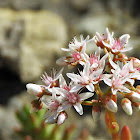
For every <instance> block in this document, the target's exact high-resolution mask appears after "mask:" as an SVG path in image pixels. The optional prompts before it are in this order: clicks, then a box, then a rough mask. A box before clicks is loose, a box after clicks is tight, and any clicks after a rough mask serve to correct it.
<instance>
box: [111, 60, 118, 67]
mask: <svg viewBox="0 0 140 140" xmlns="http://www.w3.org/2000/svg"><path fill="white" fill-rule="evenodd" d="M109 63H110V65H111V66H112V67H113V68H114V69H117V68H118V65H117V64H115V63H114V62H113V61H112V60H111V59H109Z"/></svg>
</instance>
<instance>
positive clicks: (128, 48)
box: [120, 47, 133, 52]
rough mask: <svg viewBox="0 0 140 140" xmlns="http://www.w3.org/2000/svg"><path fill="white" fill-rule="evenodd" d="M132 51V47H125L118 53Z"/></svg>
mask: <svg viewBox="0 0 140 140" xmlns="http://www.w3.org/2000/svg"><path fill="white" fill-rule="evenodd" d="M132 49H133V48H132V47H127V48H124V49H122V50H121V51H120V52H127V51H130V50H132Z"/></svg>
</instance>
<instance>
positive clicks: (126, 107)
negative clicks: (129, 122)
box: [121, 98, 133, 115]
mask: <svg viewBox="0 0 140 140" xmlns="http://www.w3.org/2000/svg"><path fill="white" fill-rule="evenodd" d="M121 105H122V108H123V110H124V111H125V112H126V113H127V114H128V115H132V113H133V110H132V106H131V101H130V100H129V99H127V98H123V99H122V102H121Z"/></svg>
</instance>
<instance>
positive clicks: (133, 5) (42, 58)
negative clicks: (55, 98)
mask: <svg viewBox="0 0 140 140" xmlns="http://www.w3.org/2000/svg"><path fill="white" fill-rule="evenodd" d="M106 27H108V28H109V30H110V31H111V32H112V31H114V33H115V36H116V37H119V36H120V35H122V34H126V33H127V34H130V36H131V38H130V40H129V46H133V48H134V49H133V50H132V51H130V52H129V53H128V55H129V56H134V57H137V58H139V59H140V1H139V0H106V1H104V0H0V140H15V139H17V140H18V138H16V137H14V136H13V134H14V128H15V127H17V126H19V125H20V124H19V122H18V121H17V119H16V117H15V111H16V110H17V109H19V110H20V109H21V108H22V106H23V105H25V104H29V102H30V101H31V100H32V97H30V96H29V95H28V94H27V93H26V88H25V85H26V83H29V82H33V83H41V81H40V76H41V74H42V73H43V72H44V71H46V72H47V73H50V70H51V68H53V67H55V68H57V69H58V70H59V69H60V67H58V66H56V64H55V61H56V60H57V59H58V58H60V57H62V56H65V54H64V53H63V52H62V51H61V48H62V47H67V46H68V43H69V41H70V40H71V39H72V38H73V37H74V36H77V37H78V36H79V35H80V34H83V35H84V37H86V36H87V35H90V37H93V35H94V34H95V32H96V31H98V32H101V33H104V32H105V28H106ZM94 46H95V44H94V43H93V48H89V50H88V52H89V53H91V51H94V50H95V49H96V48H95V47H94ZM66 69H67V68H66ZM67 71H68V70H67ZM69 71H70V70H69ZM119 104H120V103H119ZM139 115H140V112H134V114H133V115H132V116H128V115H126V114H125V113H124V112H123V111H122V109H121V107H119V111H118V113H117V117H118V118H117V119H118V122H119V124H121V125H120V128H122V126H123V125H124V124H128V125H129V126H130V128H131V131H132V134H133V138H134V139H135V140H138V139H140V123H139ZM79 119H80V120H79ZM71 120H74V122H76V123H77V125H78V128H79V129H81V128H86V129H87V130H88V131H89V133H90V134H91V135H92V136H93V137H94V139H97V140H99V139H100V140H101V139H109V138H110V136H109V135H108V133H107V131H106V126H105V123H104V112H103V113H102V115H101V119H100V120H99V121H97V122H93V120H92V116H91V108H90V107H89V108H86V111H85V114H84V115H83V116H82V117H81V116H80V117H79V116H78V114H76V113H75V111H72V112H71V113H70V117H69V119H68V120H67V121H71ZM81 122H82V123H81Z"/></svg>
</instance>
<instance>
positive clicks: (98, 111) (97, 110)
mask: <svg viewBox="0 0 140 140" xmlns="http://www.w3.org/2000/svg"><path fill="white" fill-rule="evenodd" d="M100 115H101V107H100V106H99V105H95V106H93V107H92V117H93V119H94V120H95V121H96V120H98V119H99V118H100Z"/></svg>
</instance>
